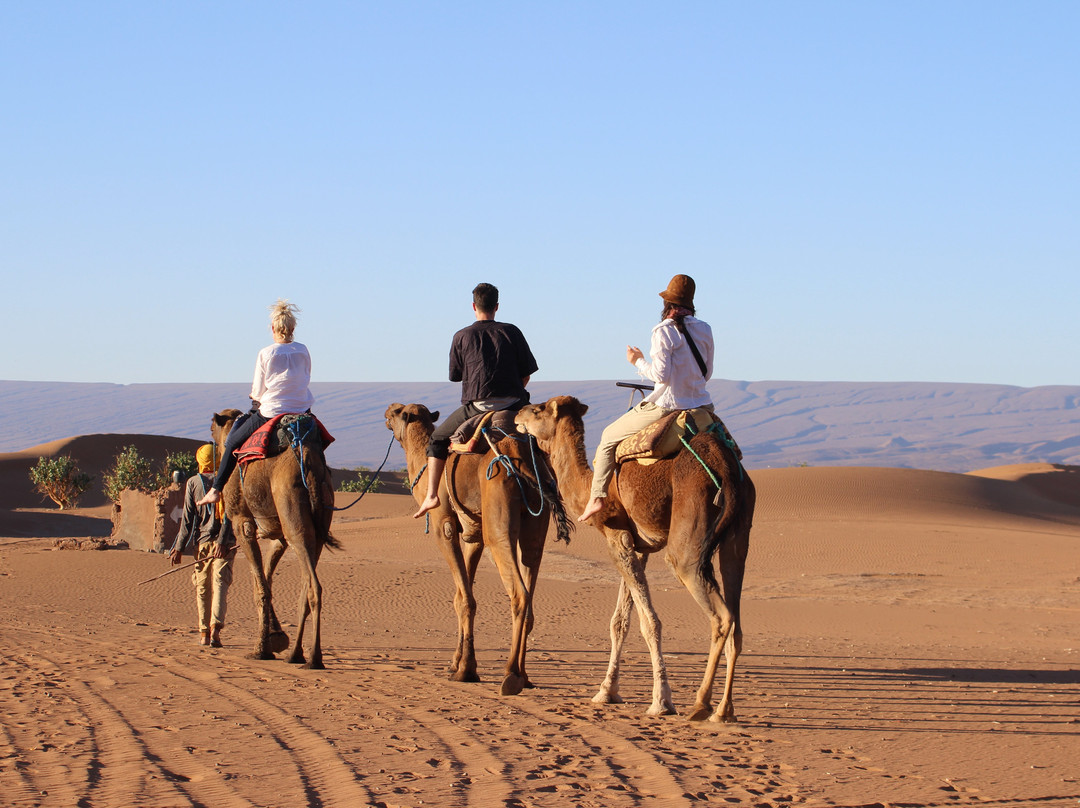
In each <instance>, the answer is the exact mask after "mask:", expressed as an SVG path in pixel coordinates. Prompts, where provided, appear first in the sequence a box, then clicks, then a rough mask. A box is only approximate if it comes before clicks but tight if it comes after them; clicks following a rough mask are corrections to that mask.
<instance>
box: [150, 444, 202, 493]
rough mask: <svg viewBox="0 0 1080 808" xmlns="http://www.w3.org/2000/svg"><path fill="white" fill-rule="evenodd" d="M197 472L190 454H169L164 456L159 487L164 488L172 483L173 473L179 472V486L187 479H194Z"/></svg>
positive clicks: (195, 464)
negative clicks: (163, 466) (163, 468)
mask: <svg viewBox="0 0 1080 808" xmlns="http://www.w3.org/2000/svg"><path fill="white" fill-rule="evenodd" d="M198 470H199V464H198V463H197V462H196V461H195V455H194V454H192V453H191V452H169V453H168V454H167V455H165V471H164V474H163V475H162V481H161V485H159V486H158V487H159V488H160V487H162V486H166V485H168V484H169V483H171V482H172V476H173V472H176V471H178V472H180V485H183V484H184V483H185V482H186V481H187V480H188V478H190V477H194V476H195V472H197V471H198Z"/></svg>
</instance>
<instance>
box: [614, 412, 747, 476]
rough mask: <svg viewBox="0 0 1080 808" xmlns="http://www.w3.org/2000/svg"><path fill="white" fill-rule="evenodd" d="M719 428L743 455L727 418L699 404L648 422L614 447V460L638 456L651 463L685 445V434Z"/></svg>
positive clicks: (642, 460)
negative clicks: (725, 420) (728, 427)
mask: <svg viewBox="0 0 1080 808" xmlns="http://www.w3.org/2000/svg"><path fill="white" fill-rule="evenodd" d="M708 431H716V432H717V434H718V435H723V436H724V437H725V442H728V441H730V444H731V446H732V447H734V449H733V450H734V452H735V454H736V455H737V456H738V458H739V459H740V460H741V459H742V452H741V451H739V448H738V445H737V444H736V443H735V441H734V439H733V438H732V437H731V433H730V432H728V429H727V427H726V426H724V422H723V421H721V420H720V418H719V417H718V416H717V415H716V414H715V413H713V411H712V410H710V409H707V408H705V407H697V408H696V409H692V410H676V411H674V412H669V413H668V414H667V415H665V416H664V417H663V418H661V419H660V420H659V421H655V422H654V423H651V424H649V425H648V426H647V427H645V428H644V429H642V430H641V431H640V432H638V433H637V434H635V435H631V436H630V437H629V438H627V439H626V440H624V441H623V442H622V443H620V444H619V446H618V448H617V449H616V450H615V461H616V462H617V463H623V462H625V461H627V460H636V461H638V462H639V463H643V464H645V465H648V464H650V463H655V462H656V461H657V460H663V459H664V458H667V457H674V456H675V455H676V454H678V452H679V450H680V449H681V448H682V438H684V437H687V436H688V434H689V435H697V434H700V433H702V432H708Z"/></svg>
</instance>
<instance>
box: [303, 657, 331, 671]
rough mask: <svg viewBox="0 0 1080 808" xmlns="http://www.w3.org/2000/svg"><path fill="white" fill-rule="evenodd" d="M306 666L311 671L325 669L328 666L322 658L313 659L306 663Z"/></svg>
mask: <svg viewBox="0 0 1080 808" xmlns="http://www.w3.org/2000/svg"><path fill="white" fill-rule="evenodd" d="M304 668H305V669H306V670H309V671H324V670H326V666H325V665H324V664H323V663H322V660H321V659H313V660H311V662H308V663H306V664H305V665H304Z"/></svg>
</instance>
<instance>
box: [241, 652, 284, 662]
mask: <svg viewBox="0 0 1080 808" xmlns="http://www.w3.org/2000/svg"><path fill="white" fill-rule="evenodd" d="M247 658H248V659H264V660H265V659H277V657H276V656H274V655H273V654H272V653H270V652H269V651H266V652H262V651H252V652H251V653H250V654H248V655H247Z"/></svg>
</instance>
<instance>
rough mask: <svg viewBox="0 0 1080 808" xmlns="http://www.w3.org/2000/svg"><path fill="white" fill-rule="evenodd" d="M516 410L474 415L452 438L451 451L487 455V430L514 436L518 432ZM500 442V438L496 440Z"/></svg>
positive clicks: (493, 411) (492, 411)
mask: <svg viewBox="0 0 1080 808" xmlns="http://www.w3.org/2000/svg"><path fill="white" fill-rule="evenodd" d="M514 415H515V411H514V410H491V411H490V412H482V413H480V414H479V415H474V416H473V417H472V418H470V419H469V420H467V421H466V422H465V423H463V424H462V425H461V426H459V427H458V428H457V431H456V432H455V433H454V434H453V435H452V436H451V438H450V451H451V452H457V453H458V454H486V453H487V450H488V442H487V441H486V440H482V438H483V436H484V430H485V429H494V430H496V431H499V432H505V433H507V434H509V435H513V434H514V433H515V432H517V426H516V425H515V424H514ZM495 440H498V438H495Z"/></svg>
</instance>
